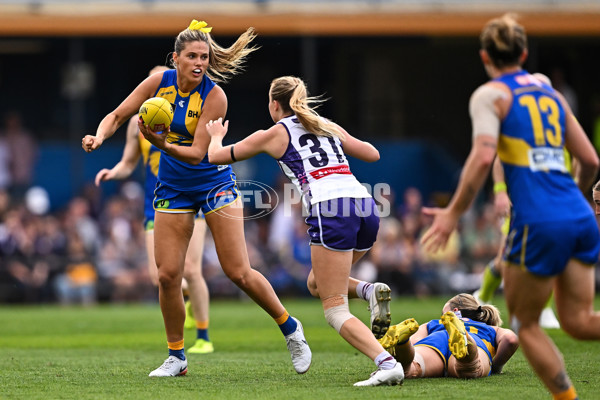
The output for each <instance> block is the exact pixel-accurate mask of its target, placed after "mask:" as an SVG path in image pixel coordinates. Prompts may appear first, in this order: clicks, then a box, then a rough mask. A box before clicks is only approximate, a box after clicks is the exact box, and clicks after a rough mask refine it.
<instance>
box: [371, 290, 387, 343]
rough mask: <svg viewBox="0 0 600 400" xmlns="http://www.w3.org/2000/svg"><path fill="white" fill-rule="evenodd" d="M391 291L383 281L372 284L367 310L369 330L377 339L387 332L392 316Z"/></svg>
mask: <svg viewBox="0 0 600 400" xmlns="http://www.w3.org/2000/svg"><path fill="white" fill-rule="evenodd" d="M391 293H392V291H391V290H390V287H389V286H388V285H386V284H385V283H381V282H376V283H374V284H373V293H371V297H370V298H369V311H371V332H373V335H375V337H376V338H377V339H381V338H382V337H383V336H384V335H385V333H386V332H387V330H388V328H389V327H390V324H391V323H392V317H391V314H390V302H391V300H392V296H391Z"/></svg>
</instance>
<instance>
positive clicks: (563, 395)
mask: <svg viewBox="0 0 600 400" xmlns="http://www.w3.org/2000/svg"><path fill="white" fill-rule="evenodd" d="M552 398H553V399H554V400H577V399H578V397H577V392H575V387H574V386H573V385H571V387H570V388H568V389H567V390H565V391H564V392H560V393H553V394H552Z"/></svg>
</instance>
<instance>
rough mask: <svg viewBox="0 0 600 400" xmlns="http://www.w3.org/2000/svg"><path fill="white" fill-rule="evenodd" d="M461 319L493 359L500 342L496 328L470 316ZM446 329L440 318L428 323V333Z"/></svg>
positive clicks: (467, 329)
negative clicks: (497, 340)
mask: <svg viewBox="0 0 600 400" xmlns="http://www.w3.org/2000/svg"><path fill="white" fill-rule="evenodd" d="M461 321H462V322H463V323H464V324H465V329H466V331H467V332H469V334H471V336H472V337H473V339H474V340H475V343H476V344H477V347H480V348H482V349H483V350H485V351H486V353H487V354H488V356H489V357H490V361H491V360H492V359H493V358H494V356H495V355H496V350H497V348H498V343H496V329H495V328H494V327H493V326H491V325H488V324H486V323H484V322H479V321H474V320H472V319H469V318H461ZM445 330H446V328H444V325H443V324H442V322H441V320H439V319H433V320H431V321H429V322H428V323H427V333H428V334H432V333H435V332H439V331H445ZM478 339H479V340H478ZM447 345H448V343H446V346H447Z"/></svg>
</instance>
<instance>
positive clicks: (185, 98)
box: [155, 69, 232, 191]
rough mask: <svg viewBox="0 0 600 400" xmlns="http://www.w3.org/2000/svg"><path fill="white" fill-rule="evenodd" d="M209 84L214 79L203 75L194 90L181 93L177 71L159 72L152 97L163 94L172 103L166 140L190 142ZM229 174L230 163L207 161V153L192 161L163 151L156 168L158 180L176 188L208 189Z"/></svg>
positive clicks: (178, 143) (228, 177)
mask: <svg viewBox="0 0 600 400" xmlns="http://www.w3.org/2000/svg"><path fill="white" fill-rule="evenodd" d="M213 87H215V83H214V82H213V81H212V80H211V79H210V78H209V77H208V76H206V75H204V77H203V78H202V82H201V83H200V84H199V85H198V86H196V87H195V88H194V90H192V91H191V92H190V93H183V92H181V91H180V90H179V88H178V86H177V71H176V70H174V69H172V70H168V71H165V72H164V73H163V78H162V81H161V83H160V86H159V87H158V90H157V91H156V94H155V97H163V98H165V99H167V100H168V101H169V103H171V104H172V106H173V110H174V117H173V122H172V123H171V132H170V133H169V136H168V137H167V141H168V142H169V143H172V144H175V145H178V146H191V145H192V141H193V139H194V132H195V131H196V125H198V120H199V118H200V114H201V113H202V107H203V104H204V100H205V99H206V96H208V94H209V93H210V91H211V90H212V88H213ZM231 175H232V170H231V167H230V166H222V165H219V166H217V165H213V164H210V163H209V162H208V155H207V156H205V157H204V159H203V160H202V162H201V163H200V164H198V165H192V164H188V163H186V162H183V161H179V160H177V159H175V158H174V157H172V156H170V155H169V154H166V153H163V154H162V156H161V158H160V168H159V169H158V180H159V181H160V183H161V184H164V185H167V186H169V187H171V188H172V189H175V190H178V191H187V190H203V189H210V188H212V187H214V186H215V184H218V183H221V182H224V181H227V180H231Z"/></svg>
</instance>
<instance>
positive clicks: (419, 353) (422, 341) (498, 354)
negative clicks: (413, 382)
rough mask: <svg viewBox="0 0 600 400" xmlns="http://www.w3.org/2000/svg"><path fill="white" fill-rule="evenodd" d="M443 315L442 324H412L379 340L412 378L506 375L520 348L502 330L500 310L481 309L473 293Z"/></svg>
mask: <svg viewBox="0 0 600 400" xmlns="http://www.w3.org/2000/svg"><path fill="white" fill-rule="evenodd" d="M442 312H443V313H444V314H443V315H442V317H441V318H440V319H435V320H431V321H429V322H428V323H427V324H424V325H421V326H419V325H418V323H417V322H416V321H415V320H414V319H413V318H411V319H407V320H405V321H403V322H401V323H400V324H397V325H394V326H391V327H390V328H389V329H388V331H387V333H386V334H385V336H384V337H383V338H382V339H380V343H381V344H382V345H383V346H384V348H386V349H392V350H393V351H392V353H393V354H394V357H395V358H396V359H397V360H398V361H399V362H401V363H402V365H403V367H404V368H405V370H406V371H407V372H406V373H407V375H406V376H407V377H409V378H423V377H430V378H432V377H444V376H449V377H455V378H483V377H486V376H488V375H490V374H492V373H499V372H501V371H502V368H503V367H504V365H505V364H506V362H507V361H508V360H509V359H510V358H511V357H512V355H513V354H514V353H515V351H516V350H517V348H518V347H519V343H518V339H517V336H516V335H515V333H514V332H512V331H511V330H510V329H505V328H501V327H500V326H498V325H500V324H502V320H501V319H500V312H499V311H498V309H497V308H496V307H494V306H492V305H483V306H482V305H480V304H479V303H478V302H477V300H476V299H475V297H473V296H472V295H470V294H468V293H461V294H458V295H456V296H454V297H452V298H451V299H450V300H448V302H447V303H446V304H445V305H444V307H443V308H442ZM463 314H464V315H463ZM465 315H467V316H468V317H466V316H465Z"/></svg>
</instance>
